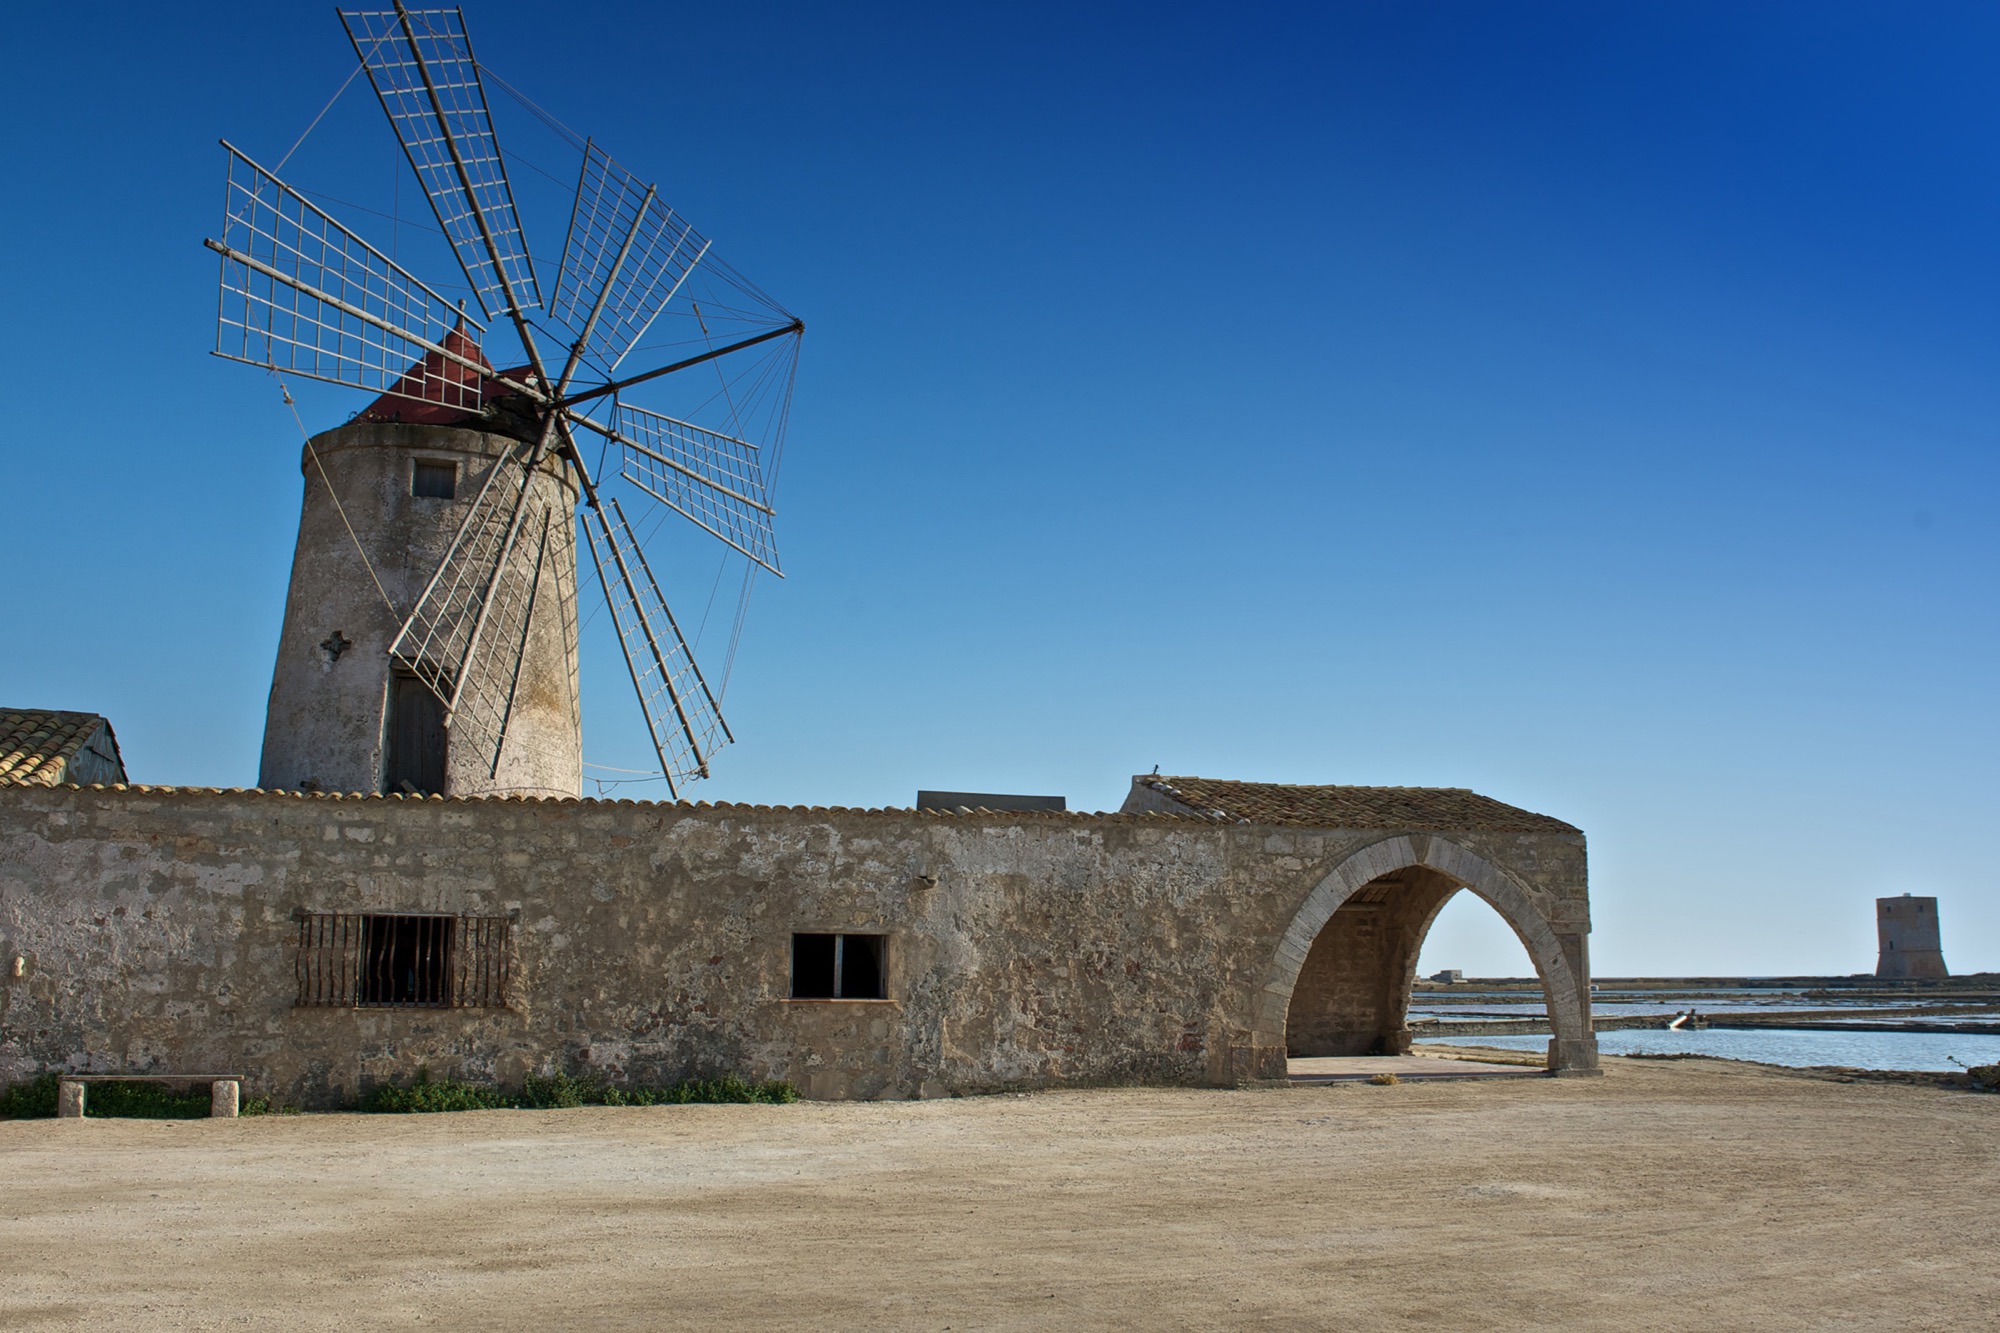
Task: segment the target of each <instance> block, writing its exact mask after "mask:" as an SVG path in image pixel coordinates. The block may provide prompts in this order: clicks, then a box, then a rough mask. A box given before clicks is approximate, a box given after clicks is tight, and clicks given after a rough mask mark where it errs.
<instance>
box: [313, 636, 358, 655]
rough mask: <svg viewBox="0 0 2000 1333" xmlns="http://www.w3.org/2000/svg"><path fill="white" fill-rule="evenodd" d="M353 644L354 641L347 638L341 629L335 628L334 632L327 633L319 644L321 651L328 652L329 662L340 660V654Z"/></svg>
mask: <svg viewBox="0 0 2000 1333" xmlns="http://www.w3.org/2000/svg"><path fill="white" fill-rule="evenodd" d="M353 646H354V641H353V640H352V639H349V638H347V637H346V636H345V635H343V634H342V633H341V632H340V631H339V630H335V631H334V632H333V633H331V634H329V635H327V637H326V638H324V639H322V640H321V641H320V645H319V647H320V651H321V652H323V653H325V654H326V660H327V661H329V662H338V661H339V660H340V655H341V654H342V653H344V652H346V651H347V650H348V649H349V648H352V647H353Z"/></svg>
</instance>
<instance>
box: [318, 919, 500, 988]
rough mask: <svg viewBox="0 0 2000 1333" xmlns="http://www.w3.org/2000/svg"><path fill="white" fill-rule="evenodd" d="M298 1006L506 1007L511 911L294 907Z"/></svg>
mask: <svg viewBox="0 0 2000 1333" xmlns="http://www.w3.org/2000/svg"><path fill="white" fill-rule="evenodd" d="M293 915H294V916H295V917H296V918H297V920H298V923H299V946H298V960H297V972H298V980H299V997H298V1000H297V1001H296V1004H297V1005H298V1006H299V1007H303V1008H322V1009H324V1008H337V1009H356V1008H361V1009H380V1008H389V1009H504V1008H506V1006H507V983H508V979H509V972H510V970H511V960H510V949H509V946H510V945H511V943H512V941H513V925H514V919H513V917H511V916H433V915H423V914H417V913H409V912H304V911H301V912H295V913H294V914H293Z"/></svg>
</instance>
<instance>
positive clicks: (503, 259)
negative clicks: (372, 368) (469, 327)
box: [340, 0, 542, 317]
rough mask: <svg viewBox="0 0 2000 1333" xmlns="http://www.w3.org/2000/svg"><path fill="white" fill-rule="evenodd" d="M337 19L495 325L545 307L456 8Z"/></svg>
mask: <svg viewBox="0 0 2000 1333" xmlns="http://www.w3.org/2000/svg"><path fill="white" fill-rule="evenodd" d="M393 3H394V4H395V8H394V9H393V10H341V11H340V20H341V22H342V23H343V24H344V25H345V26H346V28H347V35H348V39H349V40H350V41H352V42H353V43H354V50H355V53H356V54H357V55H359V56H360V57H361V63H362V64H363V66H365V67H366V68H367V70H368V79H369V82H370V83H372V84H373V85H374V87H375V95H376V96H377V97H378V98H379V99H380V100H381V103H382V110H383V111H384V112H386V113H387V114H388V117H389V124H390V126H391V127H392V128H394V130H395V131H396V138H397V139H398V140H400V141H401V143H402V145H403V151H404V152H405V153H407V154H408V155H409V159H410V166H411V168H412V169H413V170H414V171H415V172H416V173H417V179H418V180H419V181H421V182H422V183H423V187H424V193H425V194H426V195H427V196H429V198H430V201H431V209H432V211H433V212H435V213H436V214H437V220H438V226H439V227H440V228H442V229H443V231H444V234H445V237H446V239H448V240H449V241H450V242H451V248H452V252H453V253H454V254H456V255H457V256H458V262H459V265H460V267H462V268H463V269H464V270H465V280H466V282H467V283H469V284H470V285H471V287H472V292H473V295H474V296H475V297H476V298H477V299H478V301H479V304H480V306H481V308H482V309H484V310H485V311H486V313H487V315H488V316H489V317H491V316H495V315H500V314H510V315H515V316H517V317H518V316H519V315H520V314H521V313H522V312H523V311H525V310H529V309H533V308H535V307H537V306H539V305H540V304H541V300H542V298H541V288H540V285H539V284H538V283H537V282H536V279H535V266H534V263H533V261H532V260H531V259H530V258H529V254H528V242H527V237H526V235H525V234H524V233H523V232H522V230H521V215H520V211H519V209H517V208H516V207H515V204H514V187H513V185H512V184H511V183H510V182H509V181H508V179H507V163H506V160H505V159H504V158H502V157H501V155H500V142H499V140H498V138H496V137H495V135H494V133H493V117H492V114H491V112H490V111H489V110H488V107H487V103H486V87H485V85H484V84H483V83H482V82H481V81H480V78H479V64H478V62H477V61H476V60H474V59H473V55H472V41H471V38H470V37H468V36H467V35H466V31H465V17H464V15H463V14H462V13H460V12H459V11H458V10H456V9H418V10H412V9H407V8H405V7H404V5H403V3H402V0H393Z"/></svg>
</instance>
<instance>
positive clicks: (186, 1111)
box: [83, 1083, 209, 1120]
mask: <svg viewBox="0 0 2000 1333" xmlns="http://www.w3.org/2000/svg"><path fill="white" fill-rule="evenodd" d="M208 1106H209V1100H208V1084H206V1083H204V1084H202V1085H201V1086H200V1087H198V1088H196V1089H194V1090H193V1091H183V1090H181V1089H180V1088H179V1087H177V1086H176V1085H174V1084H171V1083H91V1084H88V1085H86V1087H85V1089H84V1094H83V1113H84V1114H85V1115H87V1116H89V1117H91V1118H92V1119H94V1120H95V1119H105V1120H112V1119H117V1120H206V1119H208Z"/></svg>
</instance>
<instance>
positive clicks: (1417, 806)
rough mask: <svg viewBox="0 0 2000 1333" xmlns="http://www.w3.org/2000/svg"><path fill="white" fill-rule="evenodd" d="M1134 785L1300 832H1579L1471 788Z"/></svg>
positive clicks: (1156, 781) (1209, 782) (1167, 781)
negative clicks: (1294, 828)
mask: <svg viewBox="0 0 2000 1333" xmlns="http://www.w3.org/2000/svg"><path fill="white" fill-rule="evenodd" d="M1133 781H1134V782H1135V783H1136V784H1138V785H1141V786H1145V787H1149V788H1151V789H1152V790H1153V791H1155V792H1158V793H1159V794H1161V795H1162V796H1165V797H1168V798H1169V799H1171V800H1174V801H1178V802H1179V803H1180V804H1182V805H1185V806H1187V807H1189V808H1190V809H1193V810H1196V811H1199V812H1200V813H1203V814H1207V815H1211V816H1217V817H1221V818H1224V819H1239V820H1244V821H1247V822H1249V823H1252V824H1279V825H1289V826H1294V827H1299V828H1335V829H1349V828H1370V829H1375V828H1398V829H1418V830H1425V831H1429V832H1434V833H1446V832H1450V831H1452V830H1454V829H1477V830H1483V831H1488V832H1518V833H1544V832H1550V833H1575V832H1577V831H1578V830H1577V829H1576V828H1575V827H1573V826H1572V825H1569V824H1565V823H1563V822H1562V821H1561V820H1560V819H1553V818H1551V817H1549V816H1548V815H1538V814H1536V813H1534V812H1533V811H1532V810H1522V809H1518V808H1517V807H1515V806H1511V805H1507V804H1504V803H1503V802H1500V801H1496V800H1494V799H1493V798H1492V797H1490V796H1481V795H1480V794H1479V793H1478V792H1475V791H1467V790H1466V789H1465V788H1463V787H1310V786H1294V785H1291V784H1288V783H1282V782H1225V781H1221V780H1218V779H1215V778H1165V777H1141V778H1135V779H1133Z"/></svg>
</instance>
